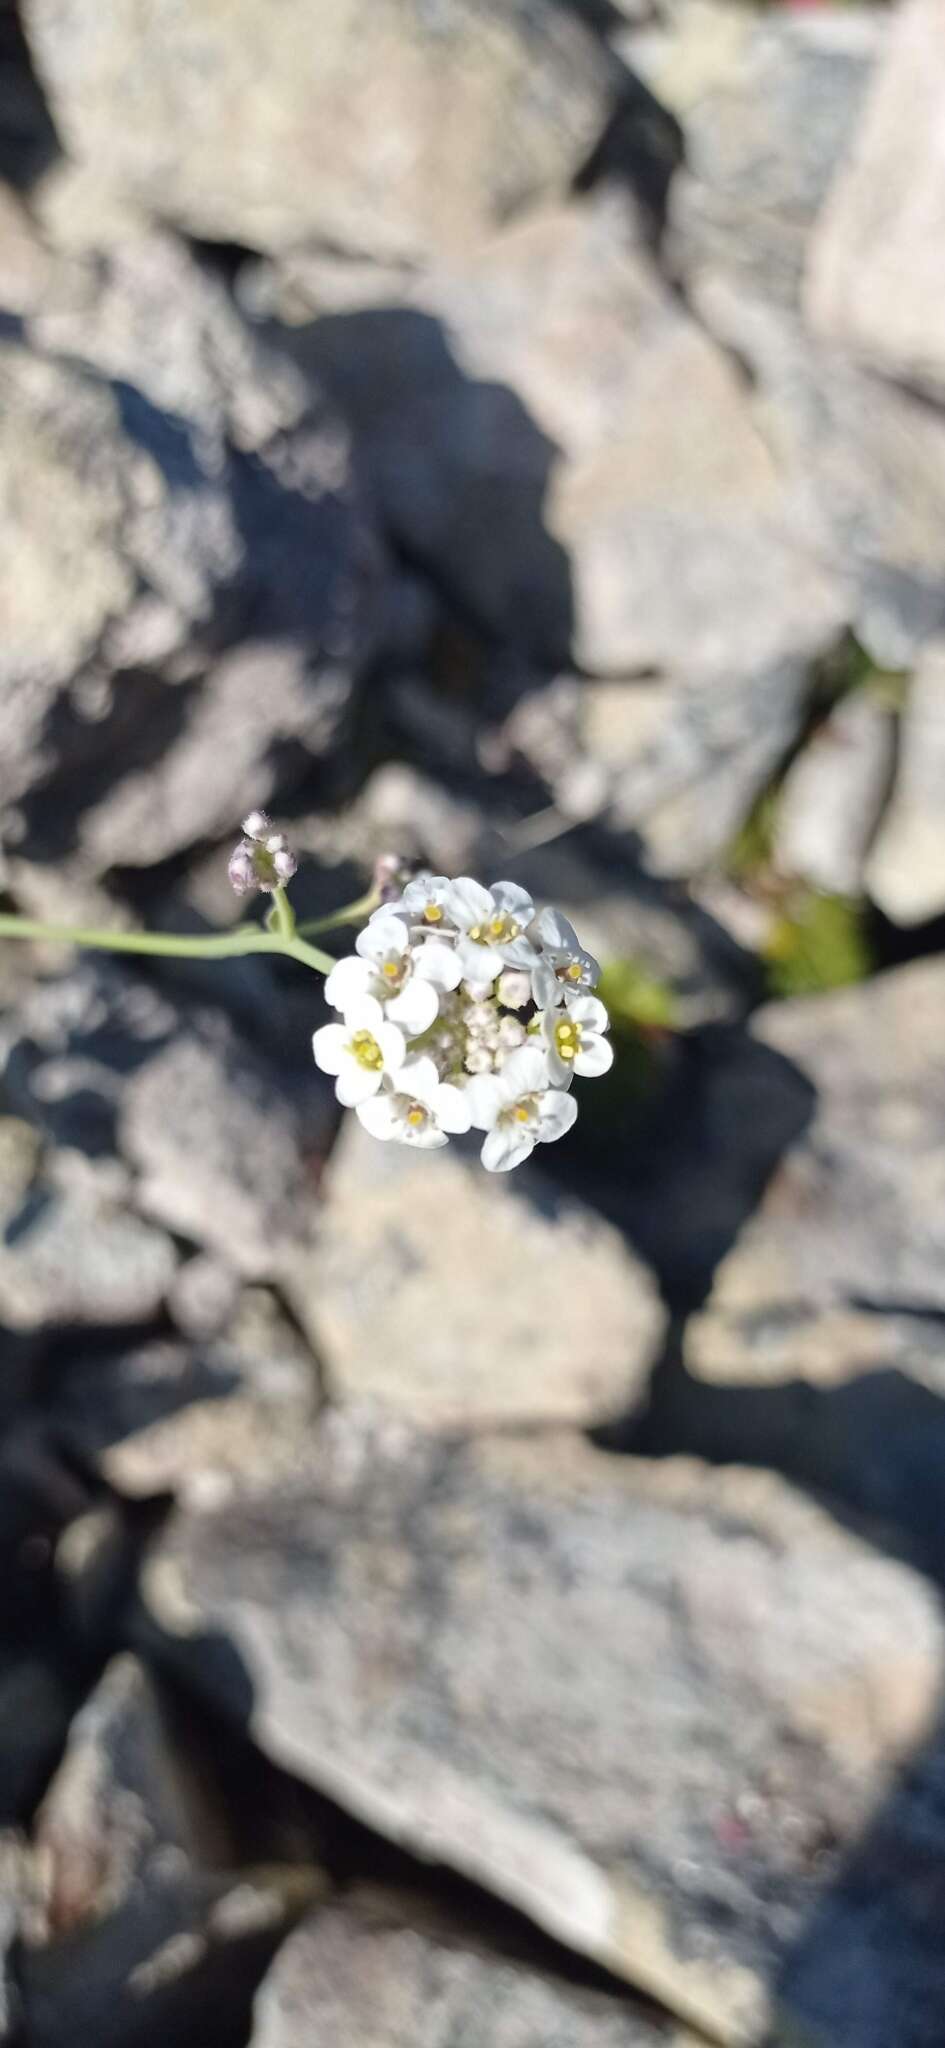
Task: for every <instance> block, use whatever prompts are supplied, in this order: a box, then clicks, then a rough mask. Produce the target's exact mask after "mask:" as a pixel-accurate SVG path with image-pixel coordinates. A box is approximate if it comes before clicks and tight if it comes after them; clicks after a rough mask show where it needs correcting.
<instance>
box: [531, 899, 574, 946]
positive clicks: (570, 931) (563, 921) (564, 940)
mask: <svg viewBox="0 0 945 2048" xmlns="http://www.w3.org/2000/svg"><path fill="white" fill-rule="evenodd" d="M535 929H536V930H537V934H538V937H539V938H540V940H541V943H542V945H543V946H550V948H551V950H552V952H559V953H579V952H580V950H581V942H580V939H579V938H578V935H577V932H576V931H575V929H574V926H573V924H569V923H568V920H567V918H566V917H562V915H561V912H560V910H552V909H551V908H548V909H547V910H540V911H539V913H538V916H537V917H536V919H535Z"/></svg>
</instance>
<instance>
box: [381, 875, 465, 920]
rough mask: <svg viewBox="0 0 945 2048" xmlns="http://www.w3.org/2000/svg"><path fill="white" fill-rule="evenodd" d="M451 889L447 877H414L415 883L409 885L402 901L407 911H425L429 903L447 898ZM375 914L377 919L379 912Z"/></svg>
mask: <svg viewBox="0 0 945 2048" xmlns="http://www.w3.org/2000/svg"><path fill="white" fill-rule="evenodd" d="M450 887H451V884H450V880H449V877H448V876H447V875H426V874H423V875H414V878H413V881H412V882H408V883H407V887H406V889H405V890H404V893H403V895H402V897H401V899H400V900H401V903H402V904H403V906H404V909H405V910H413V911H418V910H425V909H426V906H427V904H428V903H437V902H439V899H440V897H441V896H445V895H446V893H447V892H448V890H449V889H450ZM374 914H375V917H376V916H377V912H376V911H375V913H374Z"/></svg>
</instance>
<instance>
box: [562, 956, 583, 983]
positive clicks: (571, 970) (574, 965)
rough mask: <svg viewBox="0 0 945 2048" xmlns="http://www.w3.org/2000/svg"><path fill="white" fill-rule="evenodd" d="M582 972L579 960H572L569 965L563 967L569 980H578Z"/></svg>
mask: <svg viewBox="0 0 945 2048" xmlns="http://www.w3.org/2000/svg"><path fill="white" fill-rule="evenodd" d="M583 972H584V969H583V967H582V966H581V963H580V960H572V962H571V965H570V967H566V968H565V973H566V975H567V978H568V980H569V981H580V979H581V976H582V974H583Z"/></svg>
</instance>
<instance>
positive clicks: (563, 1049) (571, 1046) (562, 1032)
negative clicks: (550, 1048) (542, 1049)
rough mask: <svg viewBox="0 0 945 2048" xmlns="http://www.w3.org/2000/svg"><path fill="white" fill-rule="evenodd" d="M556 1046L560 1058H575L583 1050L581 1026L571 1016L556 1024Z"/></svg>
mask: <svg viewBox="0 0 945 2048" xmlns="http://www.w3.org/2000/svg"><path fill="white" fill-rule="evenodd" d="M555 1046H556V1048H557V1052H558V1058H559V1059H560V1060H573V1059H575V1058H576V1056H577V1054H578V1053H579V1052H580V1050H581V1027H580V1025H579V1024H575V1023H574V1022H573V1019H572V1018H570V1017H562V1019H561V1022H560V1024H556V1025H555Z"/></svg>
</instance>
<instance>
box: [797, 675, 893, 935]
mask: <svg viewBox="0 0 945 2048" xmlns="http://www.w3.org/2000/svg"><path fill="white" fill-rule="evenodd" d="M895 745H896V735H895V722H894V720H893V717H892V714H891V713H890V711H889V710H888V709H887V708H886V707H885V706H884V705H883V704H881V703H880V702H879V701H878V699H877V698H876V697H875V696H874V695H872V694H871V693H870V692H869V691H868V690H857V691H855V692H854V694H853V695H852V696H851V697H847V698H845V699H844V700H843V702H842V703H840V704H838V705H837V706H836V707H835V709H834V710H833V711H831V712H830V714H829V716H828V717H827V718H825V720H824V722H823V725H822V726H821V727H820V729H819V731H818V732H817V733H815V735H814V737H813V738H812V739H811V740H810V742H809V743H808V745H807V746H806V747H805V748H804V751H803V753H801V754H800V756H799V757H798V759H797V760H796V761H794V762H793V763H792V765H791V767H790V768H789V770H788V773H787V775H786V776H785V778H784V782H783V784H782V787H781V793H780V796H779V799H778V814H777V821H776V824H775V832H774V857H775V861H776V864H777V866H778V867H779V868H780V869H781V872H782V873H783V874H785V875H791V876H796V877H797V878H798V879H799V880H800V881H803V882H807V883H809V884H810V886H811V888H813V889H824V890H826V891H827V892H828V893H829V894H831V895H835V896H860V895H862V894H863V869H864V863H865V861H866V857H867V854H868V852H869V848H870V844H871V842H872V840H873V837H874V835H875V832H876V827H877V825H878V824H879V820H880V817H881V815H882V810H883V805H884V803H885V800H886V797H887V795H888V793H889V787H890V784H891V781H892V773H893V763H894V759H895Z"/></svg>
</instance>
